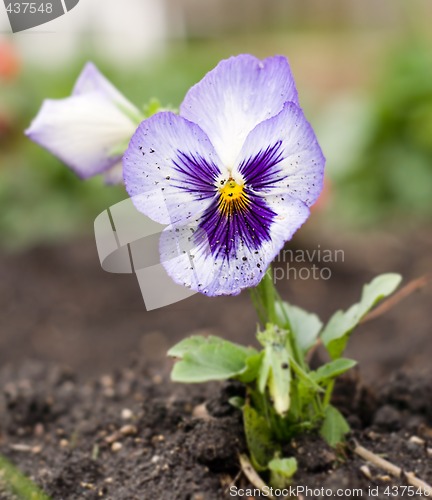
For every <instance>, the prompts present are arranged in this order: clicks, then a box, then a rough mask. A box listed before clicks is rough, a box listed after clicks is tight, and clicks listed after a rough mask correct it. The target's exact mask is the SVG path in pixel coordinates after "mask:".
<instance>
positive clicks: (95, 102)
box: [26, 63, 142, 183]
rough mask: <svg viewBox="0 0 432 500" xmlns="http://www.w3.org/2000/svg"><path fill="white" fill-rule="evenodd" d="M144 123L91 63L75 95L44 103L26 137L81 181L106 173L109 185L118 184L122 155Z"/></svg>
mask: <svg viewBox="0 0 432 500" xmlns="http://www.w3.org/2000/svg"><path fill="white" fill-rule="evenodd" d="M141 120H142V116H141V114H140V112H139V111H138V109H137V108H136V107H135V106H134V105H133V104H131V103H130V102H129V101H128V100H127V99H126V98H125V97H124V96H123V95H122V94H121V93H120V92H119V91H118V90H117V89H116V88H115V87H114V86H113V85H112V84H111V83H110V82H109V81H108V80H107V79H106V78H105V77H104V76H103V75H102V74H101V73H100V72H99V71H98V69H97V68H96V66H94V64H92V63H87V64H86V66H85V67H84V69H83V71H82V73H81V75H80V76H79V78H78V80H77V82H76V84H75V87H74V89H73V92H72V96H70V97H68V98H66V99H59V100H51V99H47V100H45V101H44V103H43V105H42V107H41V109H40V111H39V113H38V115H37V116H36V118H35V119H34V120H33V122H32V124H31V125H30V128H29V129H28V130H26V134H27V136H28V137H29V138H30V139H32V140H33V141H34V142H36V143H38V144H39V145H41V146H43V147H44V148H45V149H47V150H48V151H50V152H51V153H52V154H54V155H55V156H57V157H58V158H60V160H62V161H63V162H64V163H66V165H68V166H69V167H70V168H71V169H72V170H73V171H74V172H75V173H76V174H77V175H78V176H79V177H81V178H83V179H87V178H89V177H93V176H95V175H98V174H104V176H105V180H106V181H107V182H108V183H118V182H121V181H122V166H121V157H122V154H123V152H124V149H125V148H126V146H127V143H128V142H129V140H130V138H131V137H132V134H133V133H134V131H135V129H136V127H137V125H138V123H139V122H140V121H141ZM122 145H123V146H124V149H123V150H121V146H122ZM119 148H120V149H119Z"/></svg>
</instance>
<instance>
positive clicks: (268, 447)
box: [243, 405, 276, 471]
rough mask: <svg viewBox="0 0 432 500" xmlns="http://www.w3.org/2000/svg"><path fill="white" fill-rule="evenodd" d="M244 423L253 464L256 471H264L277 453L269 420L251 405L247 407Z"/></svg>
mask: <svg viewBox="0 0 432 500" xmlns="http://www.w3.org/2000/svg"><path fill="white" fill-rule="evenodd" d="M243 422H244V428H245V436H246V442H247V445H248V449H249V452H250V455H251V460H252V464H253V466H254V467H255V469H257V470H260V471H263V470H265V469H267V464H268V463H269V461H270V460H271V459H272V458H273V456H274V453H275V451H276V449H275V443H274V442H273V440H272V433H271V430H270V428H269V426H268V424H267V420H266V419H265V418H264V417H263V416H262V415H260V414H259V413H258V412H257V411H256V410H254V409H253V408H252V407H251V406H250V405H245V406H244V407H243Z"/></svg>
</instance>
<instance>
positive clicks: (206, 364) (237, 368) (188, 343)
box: [169, 336, 256, 383]
mask: <svg viewBox="0 0 432 500" xmlns="http://www.w3.org/2000/svg"><path fill="white" fill-rule="evenodd" d="M254 354H256V351H255V349H250V348H246V347H243V346H240V345H238V344H234V343H232V342H228V341H227V340H224V339H220V338H218V337H200V336H196V337H191V338H189V339H186V340H185V341H182V342H180V343H179V344H177V345H176V346H174V347H173V348H172V349H171V350H170V351H169V355H170V356H173V355H174V356H180V357H181V358H182V359H180V361H177V363H176V364H175V365H174V368H173V370H172V372H171V379H172V380H174V381H175V382H188V383H191V382H208V381H210V380H226V379H229V378H233V377H235V376H236V375H240V374H241V373H243V372H244V371H246V370H247V368H248V366H247V359H248V358H249V357H250V356H252V355H254Z"/></svg>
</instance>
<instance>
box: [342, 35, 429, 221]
mask: <svg viewBox="0 0 432 500" xmlns="http://www.w3.org/2000/svg"><path fill="white" fill-rule="evenodd" d="M369 99H370V102H369V104H370V105H369V106H368V107H369V111H368V113H369V116H368V119H367V120H365V122H364V123H365V125H364V126H365V127H367V128H366V130H363V131H362V132H361V134H362V135H364V136H365V137H363V138H362V142H363V148H362V150H361V151H359V152H358V154H357V155H355V156H353V157H352V158H351V159H350V164H349V165H347V169H346V173H345V174H344V175H342V176H340V178H339V180H337V181H336V182H335V185H334V189H333V193H334V198H335V199H334V202H335V203H334V205H335V208H336V209H337V212H338V213H339V214H343V217H344V218H346V219H347V220H348V221H350V222H354V223H366V224H370V223H378V222H385V221H387V220H389V219H394V218H396V219H397V220H401V219H402V220H404V219H405V220H406V219H407V218H411V219H412V218H417V219H419V220H422V219H426V218H428V217H429V218H430V216H431V215H432V50H431V44H430V43H426V42H425V41H413V42H411V43H409V44H401V45H399V46H398V47H397V48H396V49H395V50H394V51H393V52H392V53H391V55H390V57H389V58H388V59H387V60H386V64H385V65H384V68H383V75H382V78H381V82H380V84H379V85H378V88H377V89H376V91H374V92H373V93H372V94H371V96H370V98H369ZM346 126H347V127H349V126H350V124H349V123H347V124H346ZM353 126H355V124H353Z"/></svg>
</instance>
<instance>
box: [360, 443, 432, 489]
mask: <svg viewBox="0 0 432 500" xmlns="http://www.w3.org/2000/svg"><path fill="white" fill-rule="evenodd" d="M354 443H355V448H354V453H356V454H357V455H358V456H359V457H361V458H363V460H366V461H367V462H370V463H371V464H373V465H375V466H376V467H379V468H380V469H383V470H385V471H386V472H388V473H389V474H391V475H392V476H394V477H398V478H400V477H402V476H405V477H406V479H407V481H408V483H409V484H410V485H411V486H415V487H416V488H419V489H420V490H421V491H422V492H423V493H424V495H425V496H430V495H432V486H431V485H429V484H428V483H426V482H425V481H422V480H421V479H419V478H417V477H416V476H415V475H414V474H413V473H412V472H405V471H404V470H403V469H401V468H400V467H398V466H397V465H394V464H392V463H391V462H389V461H388V460H384V459H383V458H381V457H379V456H378V455H376V454H375V453H373V452H372V451H369V450H367V449H366V448H364V447H363V446H360V445H359V444H357V443H356V442H354Z"/></svg>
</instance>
